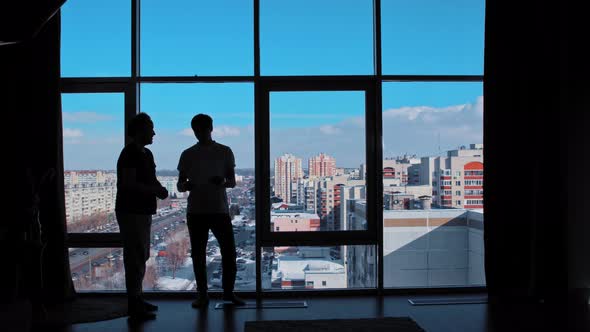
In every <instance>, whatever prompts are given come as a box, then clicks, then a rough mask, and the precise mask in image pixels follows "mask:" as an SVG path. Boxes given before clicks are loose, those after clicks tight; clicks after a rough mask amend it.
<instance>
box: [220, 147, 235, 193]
mask: <svg viewBox="0 0 590 332" xmlns="http://www.w3.org/2000/svg"><path fill="white" fill-rule="evenodd" d="M235 167H236V162H235V159H234V153H233V152H232V151H231V150H229V156H228V165H227V168H226V169H225V173H224V174H223V177H224V178H225V181H224V183H223V186H224V187H226V188H233V187H235V186H236V171H235Z"/></svg>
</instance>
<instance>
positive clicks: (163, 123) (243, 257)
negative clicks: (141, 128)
mask: <svg viewBox="0 0 590 332" xmlns="http://www.w3.org/2000/svg"><path fill="white" fill-rule="evenodd" d="M141 111H142V112H146V113H147V114H149V115H150V116H151V118H152V120H153V121H154V127H155V128H154V130H155V132H156V136H155V137H154V143H153V144H152V145H150V146H148V148H149V149H150V150H151V151H152V152H153V154H154V159H155V161H156V173H157V175H158V178H159V179H160V182H161V183H162V184H163V185H164V186H166V187H167V188H168V191H169V193H170V197H171V198H170V199H167V200H164V201H162V203H163V204H164V203H166V202H169V203H168V204H169V205H170V206H171V208H172V209H174V208H175V207H179V208H180V209H181V210H182V213H183V214H185V213H186V207H187V195H186V194H187V193H180V192H178V190H177V188H176V183H177V180H178V171H177V166H178V161H179V158H180V154H181V153H182V151H184V150H185V149H187V148H189V147H190V146H192V145H194V144H196V143H197V139H196V138H195V135H194V133H193V131H192V129H191V120H192V118H193V116H195V115H196V114H198V113H205V114H209V115H210V116H211V117H212V118H213V139H214V140H215V141H216V142H218V143H221V144H224V145H227V146H229V147H230V148H231V149H232V151H233V153H234V157H235V162H236V169H235V171H236V182H237V183H236V187H235V188H228V189H227V196H228V201H229V207H230V215H231V217H232V224H233V225H234V239H235V241H236V248H237V253H238V277H237V280H236V289H237V290H245V289H249V290H251V289H255V288H256V287H255V285H256V279H255V274H254V271H255V270H254V266H255V265H252V266H250V265H251V264H254V256H253V254H254V247H255V218H256V210H255V199H254V194H255V193H254V87H253V85H252V84H250V83H240V84H144V85H142V87H141ZM210 241H211V242H210V245H209V247H208V257H209V258H210V260H211V262H208V264H210V265H212V266H211V267H209V268H208V270H209V274H210V280H209V287H210V288H218V287H220V285H221V284H220V279H219V278H218V277H219V271H218V270H219V269H220V268H221V265H220V256H219V247H218V245H217V241H216V240H215V237H214V236H211V237H210ZM216 271H217V272H216ZM191 278H194V276H192V277H191Z"/></svg>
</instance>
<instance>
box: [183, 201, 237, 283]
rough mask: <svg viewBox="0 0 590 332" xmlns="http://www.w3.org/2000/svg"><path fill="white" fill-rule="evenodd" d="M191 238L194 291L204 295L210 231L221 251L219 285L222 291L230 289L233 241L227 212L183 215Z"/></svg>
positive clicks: (233, 279)
mask: <svg viewBox="0 0 590 332" xmlns="http://www.w3.org/2000/svg"><path fill="white" fill-rule="evenodd" d="M186 219H187V225H188V231H189V235H190V240H191V256H192V259H193V269H194V271H195V279H196V281H197V291H198V292H199V293H201V294H207V240H208V239H209V230H211V231H212V232H213V235H215V238H216V239H217V242H218V243H219V249H220V251H221V267H222V270H223V276H222V287H223V292H224V293H225V294H229V293H231V292H233V290H234V283H235V281H236V271H237V267H236V244H235V241H234V232H233V228H232V224H231V219H230V216H229V214H225V213H219V214H217V213H216V214H192V213H188V214H187V218H186Z"/></svg>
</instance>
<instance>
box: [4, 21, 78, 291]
mask: <svg viewBox="0 0 590 332" xmlns="http://www.w3.org/2000/svg"><path fill="white" fill-rule="evenodd" d="M30 14H31V15H37V14H38V12H37V11H35V10H31V12H30ZM6 16H9V13H6V12H4V13H3V15H2V17H3V18H6ZM20 18H21V16H14V17H11V18H10V20H12V21H14V20H17V19H20ZM30 21H31V22H36V23H38V21H39V19H31V20H30ZM7 25H9V24H6V21H4V24H3V27H4V26H7ZM12 27H13V28H15V29H16V28H18V27H20V25H18V24H15V25H13V26H12ZM21 28H22V29H25V28H24V27H21ZM26 30H27V31H33V30H34V31H37V29H31V28H30V27H27V28H26ZM59 33H60V17H59V14H56V15H54V16H53V17H52V18H51V19H50V20H49V21H48V22H47V23H46V24H44V25H43V26H42V28H40V29H38V33H37V34H35V35H34V36H33V35H30V34H23V33H12V34H8V35H15V36H19V38H20V37H23V38H22V41H21V42H19V43H16V44H11V45H3V46H0V61H1V62H2V66H3V69H4V70H3V71H2V74H1V77H0V79H1V81H2V86H3V89H4V93H5V98H3V106H2V109H3V111H4V115H3V116H5V117H9V119H10V120H9V122H7V123H8V126H7V127H11V128H13V129H16V132H17V133H18V134H17V135H13V136H11V139H9V140H8V141H7V142H6V143H7V144H6V145H7V147H8V148H9V149H10V151H11V152H10V154H7V155H9V156H12V158H14V159H16V160H14V161H13V160H11V161H10V164H13V165H14V164H16V165H17V166H16V168H17V170H16V172H15V174H16V176H15V180H16V183H15V185H14V188H16V189H17V190H16V195H15V197H16V198H17V199H16V206H17V207H18V210H17V211H19V213H18V214H17V217H16V218H14V219H10V220H9V221H8V222H7V223H4V225H3V226H5V227H6V228H8V230H6V228H5V231H4V232H3V233H2V236H3V239H2V240H3V241H2V245H7V246H10V248H8V247H7V248H5V249H6V251H3V252H11V253H12V254H11V255H12V256H14V259H15V261H13V264H12V265H11V266H10V268H9V269H8V270H9V271H10V272H12V271H11V270H14V271H19V272H17V273H14V274H12V273H7V274H9V277H8V278H9V279H10V281H8V283H7V284H6V285H7V287H9V288H13V289H14V288H17V289H16V290H15V293H17V294H18V296H21V297H30V296H31V294H30V293H31V291H32V287H31V284H33V283H36V282H37V280H38V279H37V278H36V277H37V276H34V275H33V274H36V271H35V268H33V269H31V268H32V266H39V264H36V263H35V259H36V257H38V256H39V255H38V252H37V251H36V249H34V248H32V246H31V243H27V242H23V241H22V240H23V239H24V238H25V236H26V235H25V232H26V231H27V229H28V228H27V227H26V225H27V224H29V223H30V222H31V218H30V217H31V216H30V214H29V213H28V211H30V209H31V208H32V207H33V205H34V200H33V198H32V196H31V186H30V183H29V181H27V177H26V174H27V169H29V170H31V173H32V174H33V176H34V177H39V176H40V175H42V174H43V173H44V172H46V171H47V170H48V169H54V170H55V172H56V173H55V174H56V175H55V176H54V177H53V178H52V179H51V180H50V181H49V182H47V183H46V184H45V185H44V186H43V187H42V188H41V191H40V195H39V198H40V200H39V205H38V207H39V210H40V213H39V219H40V223H41V226H42V236H43V240H44V243H45V249H44V250H43V255H42V271H43V272H42V275H43V281H44V287H43V290H42V292H35V293H36V294H34V295H35V296H44V297H46V298H47V299H49V300H60V299H63V298H64V297H67V296H69V295H71V294H73V287H72V283H71V278H70V272H69V266H68V264H67V257H68V255H67V248H65V247H64V241H65V236H66V235H65V215H64V214H65V211H64V210H65V209H64V200H63V158H62V147H61V139H62V132H61V130H62V124H61V97H60V88H59V82H60V78H59V76H60V39H59ZM34 181H35V180H33V182H34ZM4 240H6V241H4ZM13 276H15V277H13ZM14 278H16V279H14ZM39 293H41V294H39Z"/></svg>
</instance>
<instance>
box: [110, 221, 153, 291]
mask: <svg viewBox="0 0 590 332" xmlns="http://www.w3.org/2000/svg"><path fill="white" fill-rule="evenodd" d="M117 223H118V224H119V230H120V231H121V238H122V240H123V265H124V266H125V286H126V287H127V295H128V296H129V298H135V297H138V296H141V295H142V285H141V284H142V282H143V277H144V276H145V263H146V262H147V260H148V259H149V258H150V229H151V226H152V216H151V215H149V214H131V213H119V212H117Z"/></svg>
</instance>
